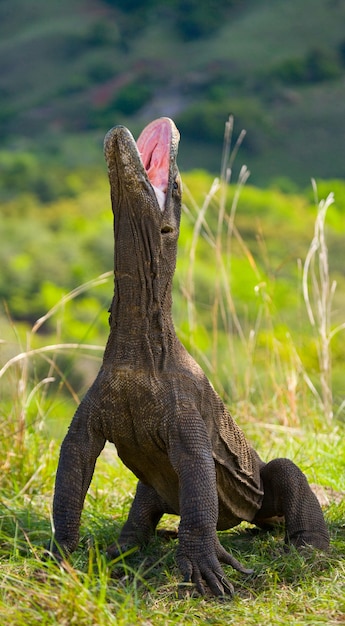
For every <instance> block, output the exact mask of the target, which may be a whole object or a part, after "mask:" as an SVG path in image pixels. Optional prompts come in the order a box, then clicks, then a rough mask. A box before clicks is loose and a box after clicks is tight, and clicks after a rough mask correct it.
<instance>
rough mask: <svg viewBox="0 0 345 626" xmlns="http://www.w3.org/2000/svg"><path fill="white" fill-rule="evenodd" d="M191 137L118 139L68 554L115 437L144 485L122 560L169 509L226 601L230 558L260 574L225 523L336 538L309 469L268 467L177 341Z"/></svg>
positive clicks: (67, 490) (195, 577)
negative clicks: (104, 295)
mask: <svg viewBox="0 0 345 626" xmlns="http://www.w3.org/2000/svg"><path fill="white" fill-rule="evenodd" d="M178 141H179V134H178V131H177V129H176V127H175V125H174V123H173V122H172V121H171V120H169V119H168V118H161V119H159V120H155V121H154V122H152V123H151V124H150V125H149V126H148V127H146V129H144V131H143V133H142V135H141V136H140V138H139V140H138V144H137V145H136V144H135V142H134V139H133V137H132V135H131V134H130V132H129V131H128V130H127V129H126V128H124V127H121V126H118V127H115V128H113V129H112V130H111V131H109V133H108V134H107V136H106V138H105V157H106V161H107V164H108V171H109V180H110V187H111V199H112V208H113V213H114V238H115V272H114V277H115V288H114V297H113V301H112V305H111V309H110V335H109V339H108V343H107V346H106V349H105V354H104V359H103V364H102V367H101V369H100V371H99V374H98V376H97V378H96V380H95V382H94V384H93V385H92V387H91V388H90V389H89V391H88V393H87V394H86V396H85V398H84V399H83V400H82V402H81V404H80V406H79V407H78V409H77V411H76V413H75V416H74V418H73V420H72V423H71V426H70V428H69V431H68V433H67V435H66V437H65V440H64V441H63V444H62V447H61V454H60V460H59V466H58V471H57V476H56V486H55V495H54V506H53V516H54V525H55V548H54V550H55V552H56V554H58V553H59V550H60V553H63V554H65V555H68V554H69V553H70V552H72V551H73V550H74V549H75V548H76V547H77V544H78V536H79V523H80V515H81V511H82V508H83V503H84V498H85V495H86V492H87V490H88V487H89V484H90V481H91V478H92V475H93V471H94V467H95V463H96V459H97V457H98V455H99V454H100V452H101V450H102V448H103V446H104V444H105V442H106V440H108V441H111V442H113V443H114V444H115V446H116V448H117V451H118V454H119V456H120V458H121V459H122V461H123V462H124V463H125V464H126V465H127V467H129V468H130V469H131V470H132V471H133V472H134V474H135V475H136V476H137V477H138V479H139V482H138V488H137V493H136V496H135V498H134V501H133V504H132V507H131V510H130V513H129V517H128V520H127V522H126V523H125V525H124V527H123V530H122V532H121V534H120V537H119V540H118V542H117V543H116V544H113V545H112V546H110V547H109V549H108V553H109V555H110V556H113V555H115V554H117V552H118V550H119V549H120V550H126V549H128V548H129V547H131V546H134V545H142V544H144V543H145V542H147V541H148V540H149V539H150V537H151V536H152V534H153V533H154V531H155V528H156V526H157V524H158V522H159V520H160V518H161V517H162V515H163V514H164V513H175V514H176V515H180V517H181V521H180V526H179V531H178V536H179V546H178V550H177V563H178V565H179V568H180V570H181V573H182V575H183V578H184V580H185V581H193V582H194V583H195V584H196V587H197V589H198V590H199V592H200V593H204V592H205V584H206V585H207V586H208V587H209V589H210V590H211V591H212V592H213V593H214V594H215V595H223V594H224V593H227V594H230V595H231V594H232V593H233V587H232V585H231V583H230V582H229V581H228V580H227V578H226V576H225V573H224V571H223V568H222V566H221V563H225V564H229V565H232V566H233V567H235V568H237V569H239V570H240V571H243V572H246V571H248V570H246V569H245V568H243V567H242V566H241V565H240V564H239V563H238V562H237V561H236V560H235V559H234V558H233V557H232V556H231V555H230V554H229V553H227V552H226V551H225V550H224V548H222V546H221V545H220V543H219V540H218V537H217V534H216V530H217V528H218V529H222V530H224V529H227V528H231V527H233V526H235V525H236V524H238V523H239V522H240V521H241V520H247V521H249V522H253V523H257V524H263V523H265V522H266V520H267V519H268V518H271V517H273V516H276V515H283V516H284V517H285V521H286V540H287V542H291V543H293V544H295V545H296V546H301V545H304V544H311V545H312V546H314V547H316V548H320V549H327V548H328V545H329V537H328V532H327V528H326V525H325V522H324V519H323V515H322V512H321V509H320V506H319V504H318V501H317V499H316V497H315V496H314V495H313V493H312V491H311V490H310V487H309V485H308V483H307V481H306V479H305V477H304V475H303V474H302V472H301V471H300V470H299V468H298V467H297V466H296V465H294V464H293V463H292V462H291V461H289V460H287V459H276V460H274V461H271V462H270V463H268V464H265V463H263V462H262V461H261V460H260V458H259V456H258V455H257V453H256V452H255V451H254V450H253V449H252V448H251V446H250V445H249V443H248V442H247V440H246V439H245V437H244V435H243V433H242V431H241V430H240V429H239V428H238V426H237V425H236V423H235V422H234V420H233V419H232V417H231V416H230V414H229V412H228V411H227V409H226V407H225V406H224V404H223V402H222V401H221V399H220V398H219V396H218V395H217V394H216V392H215V391H214V389H213V387H212V386H211V384H210V383H209V381H208V379H207V378H206V376H205V374H204V373H203V372H202V370H201V369H200V367H199V366H198V365H197V363H196V362H195V361H194V359H193V358H192V357H191V356H190V355H189V354H188V352H187V351H186V350H185V348H184V347H183V346H182V344H181V343H180V342H179V340H178V338H177V336H176V333H175V329H174V325H173V321H172V317H171V288H172V279H173V274H174V270H175V263H176V253H177V241H178V235H179V224H180V212H181V184H180V178H179V173H178V169H177V165H176V156H177V147H178ZM137 146H138V147H137ZM140 153H141V154H140ZM155 189H158V190H159V191H158V192H157V194H158V198H159V200H160V203H159V202H158V200H157V196H156V192H155ZM162 194H163V196H162ZM162 198H163V202H162Z"/></svg>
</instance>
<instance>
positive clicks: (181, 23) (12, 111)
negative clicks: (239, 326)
mask: <svg viewBox="0 0 345 626" xmlns="http://www.w3.org/2000/svg"><path fill="white" fill-rule="evenodd" d="M344 19H345V6H344V4H343V3H342V2H339V1H337V0H334V1H333V0H305V2H303V3H301V2H299V1H298V0H290V1H289V2H288V3H286V2H284V0H275V1H273V0H242V1H241V2H239V0H227V1H223V2H220V1H219V0H212V2H210V0H199V2H196V0H188V1H187V2H186V1H182V0H169V1H166V2H164V3H163V4H162V3H161V2H157V1H156V0H145V2H137V1H134V0H131V1H128V2H125V1H122V0H87V1H86V0H69V1H68V2H67V0H59V1H57V0H52V1H51V2H49V3H47V2H44V1H43V0H32V1H31V2H30V3H28V2H25V0H3V1H2V2H1V6H0V70H1V71H0V96H1V107H0V132H1V137H2V146H1V148H2V149H8V150H10V151H11V152H12V151H19V152H21V151H23V150H26V151H30V152H31V153H35V154H36V155H37V158H38V160H39V166H40V169H45V167H46V161H47V158H48V156H49V158H50V159H51V160H53V161H54V162H55V163H61V161H63V162H65V163H67V164H69V165H70V166H71V167H72V168H74V167H75V166H76V165H78V164H80V163H90V162H92V163H95V164H97V165H99V164H100V163H101V157H100V153H101V151H100V145H101V142H102V139H103V136H104V134H105V132H106V130H107V129H108V128H109V127H111V126H113V125H114V124H116V123H125V124H127V125H128V126H130V128H131V129H133V132H134V133H136V132H137V131H138V130H139V129H140V128H142V126H143V125H144V124H145V123H146V122H148V121H149V120H151V119H153V118H154V117H156V116H159V115H170V116H171V117H173V118H174V119H175V120H176V121H177V123H178V125H179V127H180V128H181V130H182V131H183V136H184V141H183V144H182V146H181V152H180V165H181V167H182V169H183V170H187V169H190V168H194V167H202V168H205V169H207V170H208V171H212V172H213V173H215V174H217V173H218V171H219V166H220V163H219V161H220V158H219V145H220V143H221V141H222V136H223V127H224V120H225V119H226V118H227V117H228V115H229V114H230V113H233V114H234V115H235V118H236V126H237V130H238V131H240V130H241V128H243V127H244V128H246V130H247V131H248V134H247V137H246V139H245V141H244V143H243V155H244V156H243V158H244V160H245V162H246V164H247V165H248V167H249V168H250V170H251V171H252V182H253V183H255V184H258V185H260V186H264V185H266V184H268V183H271V182H272V180H275V179H281V178H282V177H283V178H284V179H286V178H289V179H290V180H292V181H293V184H294V185H299V186H302V188H303V187H306V186H307V185H309V181H310V178H311V177H312V176H313V177H322V178H329V177H342V176H343V175H344V167H343V136H342V132H341V129H342V125H343V119H344V114H345V110H344V107H345V104H344V103H345V94H344V90H345V87H344V85H345V81H344V74H345V54H344V47H345V38H344V32H343V23H344ZM43 186H44V184H43Z"/></svg>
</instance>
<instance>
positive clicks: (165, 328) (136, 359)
mask: <svg viewBox="0 0 345 626" xmlns="http://www.w3.org/2000/svg"><path fill="white" fill-rule="evenodd" d="M137 282H138V281H137V280H134V279H133V276H130V275H128V274H123V273H115V292H114V298H113V301H112V304H111V308H110V335H109V339H108V343H107V346H106V350H105V355H104V361H109V362H111V364H112V365H115V366H116V367H120V368H121V367H123V368H126V369H129V368H130V369H132V368H133V369H150V370H152V371H158V370H161V369H164V366H165V363H166V360H167V357H168V355H169V353H170V352H171V349H172V346H173V344H174V338H175V336H176V335H175V329H174V325H173V321H172V317H171V285H167V289H165V293H164V296H163V297H162V298H161V300H160V298H159V295H160V294H159V291H160V290H159V285H158V284H157V283H158V278H156V279H153V280H152V281H151V284H147V283H146V284H145V285H143V283H142V282H141V281H140V284H136V283H137Z"/></svg>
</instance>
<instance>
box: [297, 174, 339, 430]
mask: <svg viewBox="0 0 345 626" xmlns="http://www.w3.org/2000/svg"><path fill="white" fill-rule="evenodd" d="M312 184H313V190H314V195H315V201H316V204H317V216H316V220H315V228H314V237H313V239H312V242H311V244H310V247H309V250H308V253H307V256H306V259H305V263H304V267H303V278H302V285H303V297H304V302H305V305H306V309H307V313H308V318H309V321H310V324H311V325H312V327H313V328H314V329H315V343H316V349H317V355H318V361H319V371H320V396H319V398H320V403H321V405H322V408H323V411H324V414H325V416H326V419H327V420H328V421H329V422H330V421H331V420H332V418H333V393H332V353H331V341H332V339H333V337H334V336H335V335H336V334H337V333H338V332H339V331H340V330H343V329H345V323H342V324H340V325H339V326H337V327H336V328H333V329H332V302H333V297H334V294H335V290H336V286H337V283H336V281H335V280H333V281H332V280H331V278H330V273H329V263H328V248H327V243H326V233H325V228H326V227H325V222H326V216H327V211H328V209H329V207H330V206H331V205H332V204H333V202H334V195H333V193H330V194H329V195H328V196H327V198H326V199H325V200H321V201H319V200H318V195H317V186H316V182H315V180H313V181H312Z"/></svg>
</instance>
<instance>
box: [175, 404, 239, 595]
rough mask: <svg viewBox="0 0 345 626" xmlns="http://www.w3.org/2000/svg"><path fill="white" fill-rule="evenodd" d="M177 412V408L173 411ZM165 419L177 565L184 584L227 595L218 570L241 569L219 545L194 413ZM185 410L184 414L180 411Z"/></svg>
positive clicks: (207, 450)
mask: <svg viewBox="0 0 345 626" xmlns="http://www.w3.org/2000/svg"><path fill="white" fill-rule="evenodd" d="M179 409H181V407H179ZM184 409H185V412H184V414H183V415H181V414H179V415H177V416H175V417H174V419H173V420H172V419H170V420H169V428H168V453H169V458H170V462H171V464H172V466H173V468H174V469H175V471H176V473H177V475H178V479H179V503H180V515H181V521H180V526H179V532H178V537H179V546H178V550H177V564H178V566H179V569H180V571H181V573H182V575H183V577H184V582H190V581H192V582H193V583H195V585H196V588H197V590H198V591H199V593H200V594H202V595H203V594H204V593H205V587H204V581H205V582H206V584H207V586H208V587H209V588H210V590H211V591H212V593H213V594H214V595H216V596H221V595H224V593H227V594H229V595H232V594H233V591H234V589H233V586H232V584H231V583H230V582H229V581H228V580H227V577H226V575H225V573H224V571H223V569H222V567H221V565H220V562H221V561H222V562H224V563H227V564H229V565H232V566H233V567H235V568H236V569H239V570H240V571H242V572H244V573H249V571H251V570H245V568H243V567H242V566H241V564H240V563H238V561H236V559H234V557H232V556H231V555H230V554H229V553H228V552H226V551H225V549H224V548H223V547H222V546H221V545H220V543H219V540H218V537H217V533H216V527H217V520H218V495H217V484H216V470H215V463H214V460H213V456H212V448H211V442H210V440H209V436H208V433H207V430H206V426H205V424H204V422H203V420H202V418H201V417H200V414H199V413H198V412H197V411H196V410H195V409H194V408H193V407H191V408H190V410H189V411H188V408H187V406H186V405H184ZM186 409H187V410H186Z"/></svg>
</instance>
